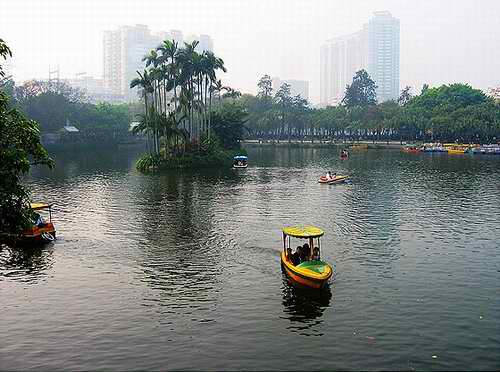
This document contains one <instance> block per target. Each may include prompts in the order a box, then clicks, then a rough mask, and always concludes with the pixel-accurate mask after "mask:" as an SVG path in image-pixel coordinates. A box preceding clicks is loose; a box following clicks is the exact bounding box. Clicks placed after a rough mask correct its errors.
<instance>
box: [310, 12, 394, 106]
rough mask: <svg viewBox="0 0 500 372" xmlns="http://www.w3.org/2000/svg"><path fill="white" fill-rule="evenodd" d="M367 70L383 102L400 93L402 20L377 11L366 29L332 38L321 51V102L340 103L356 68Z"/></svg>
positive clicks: (328, 103) (378, 97)
mask: <svg viewBox="0 0 500 372" xmlns="http://www.w3.org/2000/svg"><path fill="white" fill-rule="evenodd" d="M361 69H366V70H367V71H368V73H369V74H370V76H371V78H372V79H373V80H374V81H375V83H376V84H377V86H378V88H377V99H378V101H379V102H383V101H387V100H390V99H397V97H398V95H399V20H398V19H396V18H394V17H392V15H391V14H390V13H389V12H386V11H384V12H375V13H374V14H373V17H372V18H371V19H370V21H369V22H368V23H367V24H365V25H364V26H363V29H362V30H360V31H358V32H355V33H353V34H350V35H346V36H341V37H337V38H334V39H331V40H328V41H327V42H326V43H325V44H324V45H323V46H322V47H321V51H320V101H321V104H323V105H335V104H339V103H340V102H341V101H342V99H343V97H344V94H345V87H346V85H347V84H350V83H351V82H352V78H353V76H354V74H355V73H356V71H359V70H361Z"/></svg>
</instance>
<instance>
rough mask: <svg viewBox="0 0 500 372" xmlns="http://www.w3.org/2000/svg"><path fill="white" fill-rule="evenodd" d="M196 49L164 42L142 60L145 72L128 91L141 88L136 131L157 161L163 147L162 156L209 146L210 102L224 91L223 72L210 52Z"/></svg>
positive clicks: (138, 72)
mask: <svg viewBox="0 0 500 372" xmlns="http://www.w3.org/2000/svg"><path fill="white" fill-rule="evenodd" d="M197 45H198V41H197V40H195V41H193V42H192V43H184V46H183V47H179V45H178V43H177V42H176V41H174V40H165V41H164V42H163V43H162V44H161V45H160V46H158V47H157V48H156V49H154V50H151V51H150V52H149V54H148V55H146V56H145V57H144V58H143V61H144V62H145V65H146V68H145V69H144V71H143V72H140V71H137V74H138V77H137V78H135V79H133V80H132V82H131V83H130V88H135V87H138V88H139V91H140V94H141V96H142V99H143V102H144V115H143V116H142V118H141V121H140V124H139V125H138V126H137V127H136V128H135V131H136V132H137V131H140V132H143V133H146V134H147V138H148V144H149V149H150V154H151V155H159V154H160V150H161V147H162V146H161V145H162V144H163V146H164V148H165V156H166V155H167V150H168V149H171V150H173V151H174V152H176V151H178V150H181V149H182V150H184V149H185V148H186V144H194V145H198V146H199V145H200V142H201V140H202V139H203V138H206V139H208V140H210V136H211V122H210V111H211V108H212V101H213V98H214V96H218V97H220V94H221V91H222V90H226V91H227V90H228V88H226V87H224V86H223V85H222V82H221V80H219V79H217V71H219V70H220V71H222V72H226V68H225V67H224V61H223V60H222V59H221V58H219V57H217V56H216V55H215V54H214V53H213V52H211V51H203V52H201V53H199V52H198V51H197V50H196V49H197Z"/></svg>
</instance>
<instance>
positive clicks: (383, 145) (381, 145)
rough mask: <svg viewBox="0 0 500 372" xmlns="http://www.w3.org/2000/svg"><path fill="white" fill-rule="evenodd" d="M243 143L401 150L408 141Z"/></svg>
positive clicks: (251, 141)
mask: <svg viewBox="0 0 500 372" xmlns="http://www.w3.org/2000/svg"><path fill="white" fill-rule="evenodd" d="M241 144H242V145H251V146H283V147H286V146H292V147H331V146H335V147H347V148H349V147H351V146H352V145H366V146H367V148H368V149H393V150H401V149H402V148H403V147H404V146H406V143H405V142H403V144H401V142H400V141H375V142H374V141H345V142H342V141H319V140H317V141H311V140H291V141H289V140H284V141H275V140H243V141H241Z"/></svg>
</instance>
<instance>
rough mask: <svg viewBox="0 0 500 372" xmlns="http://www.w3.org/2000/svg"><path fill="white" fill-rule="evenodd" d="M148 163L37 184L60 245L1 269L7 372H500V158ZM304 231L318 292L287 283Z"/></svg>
mask: <svg viewBox="0 0 500 372" xmlns="http://www.w3.org/2000/svg"><path fill="white" fill-rule="evenodd" d="M140 152H141V149H137V148H121V149H107V150H92V151H90V150H76V149H75V150H72V151H71V152H67V153H54V154H53V155H54V158H55V160H56V163H57V166H56V168H55V169H54V170H52V171H50V170H46V169H35V170H34V171H33V172H32V174H31V175H30V176H29V177H28V179H27V183H28V184H29V185H30V186H31V187H32V189H33V191H34V192H33V196H34V200H36V201H49V202H52V203H53V204H54V213H53V217H54V223H55V225H56V228H57V230H58V240H57V241H56V242H55V243H54V244H51V245H48V246H46V247H44V248H42V249H33V250H31V251H29V252H25V253H15V254H10V253H9V252H7V251H5V250H4V251H3V252H0V296H1V301H0V312H1V318H0V335H1V339H2V341H1V342H0V369H2V370H12V369H17V370H19V369H21V370H26V369H36V370H40V369H42V370H54V369H66V370H89V369H110V370H124V369H127V370H131V369H155V370H158V369H182V370H186V369H198V370H199V369H203V370H207V369H210V370H235V369H245V370H263V369H265V370H284V369H286V370H317V369H342V370H347V369H355V370H358V369H363V370H375V369H377V370H380V369H384V370H403V369H404V370H423V369H425V370H471V369H473V370H498V369H500V296H499V288H500V243H499V242H500V157H495V156H491V157H488V156H472V155H455V156H451V155H439V154H437V155H428V154H404V153H400V152H399V151H394V150H368V151H363V150H361V151H358V152H356V151H352V152H351V156H350V157H349V159H348V160H345V161H343V160H340V159H339V156H338V154H339V149H338V148H337V149H335V148H299V147H279V146H278V147H272V146H262V147H259V146H252V147H248V155H249V167H248V168H247V169H244V170H241V169H240V170H232V169H215V170H213V169H212V170H203V171H172V172H167V173H164V174H161V175H143V174H140V173H138V172H137V171H136V170H135V169H134V161H135V159H136V158H137V157H138V155H139V154H140ZM327 170H331V171H334V172H336V173H337V174H349V175H350V176H351V183H350V184H343V185H323V184H319V183H318V182H317V179H318V177H319V176H320V175H321V174H324V173H325V172H326V171H327ZM306 223H307V224H313V225H317V226H319V227H321V228H323V229H324V230H325V236H324V237H323V239H322V257H323V259H324V260H326V261H328V262H330V263H332V264H333V266H334V269H335V274H334V277H333V281H332V283H331V285H330V289H329V291H325V292H322V293H311V292H310V291H304V290H299V289H297V288H294V287H293V286H291V285H290V284H289V283H287V281H286V279H285V278H284V277H283V274H282V273H281V270H280V259H279V254H280V250H281V247H282V245H281V244H282V243H281V228H282V227H283V226H286V225H292V224H306ZM297 243H300V242H298V241H297Z"/></svg>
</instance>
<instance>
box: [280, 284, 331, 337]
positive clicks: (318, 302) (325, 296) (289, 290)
mask: <svg viewBox="0 0 500 372" xmlns="http://www.w3.org/2000/svg"><path fill="white" fill-rule="evenodd" d="M282 289H283V307H284V309H283V311H284V313H285V314H286V316H285V318H286V319H288V320H290V322H291V326H290V329H291V330H292V331H293V332H298V333H303V334H305V335H315V336H322V335H323V334H322V333H321V332H317V331H316V330H315V329H314V328H315V327H316V326H317V325H319V324H321V323H322V320H321V317H322V316H323V313H324V311H325V309H326V308H327V307H329V306H330V300H331V298H332V293H331V290H330V288H326V289H324V290H321V291H318V290H311V289H307V288H301V287H297V286H295V285H292V284H291V283H290V282H289V281H288V279H287V278H286V276H285V275H284V274H283V287H282ZM311 331H312V332H313V333H312V334H311Z"/></svg>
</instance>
